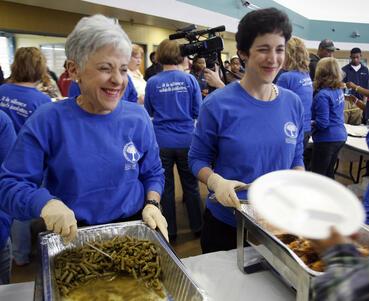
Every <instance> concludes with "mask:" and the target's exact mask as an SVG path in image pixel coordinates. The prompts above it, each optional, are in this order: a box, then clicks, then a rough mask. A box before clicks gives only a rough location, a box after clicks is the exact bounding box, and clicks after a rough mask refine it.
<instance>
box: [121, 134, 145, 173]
mask: <svg viewBox="0 0 369 301" xmlns="http://www.w3.org/2000/svg"><path fill="white" fill-rule="evenodd" d="M123 156H124V158H125V159H126V160H127V161H128V162H130V163H131V164H126V165H125V170H129V169H135V168H136V165H137V164H136V163H137V162H138V160H140V158H141V154H140V153H139V152H138V151H137V149H136V146H135V145H134V144H133V142H132V141H131V142H128V143H127V144H126V145H125V146H124V147H123Z"/></svg>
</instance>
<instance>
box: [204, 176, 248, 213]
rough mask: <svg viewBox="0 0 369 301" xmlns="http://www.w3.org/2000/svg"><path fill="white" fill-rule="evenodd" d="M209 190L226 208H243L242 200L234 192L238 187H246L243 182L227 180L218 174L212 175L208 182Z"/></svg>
mask: <svg viewBox="0 0 369 301" xmlns="http://www.w3.org/2000/svg"><path fill="white" fill-rule="evenodd" d="M207 185H208V188H209V189H210V190H212V191H214V193H215V197H216V199H217V200H218V202H219V203H221V204H222V205H223V206H226V207H234V208H237V209H239V208H240V207H241V204H240V200H239V199H238V197H237V194H236V192H235V191H234V190H235V189H236V188H237V187H239V186H243V185H246V184H245V183H243V182H239V181H234V180H226V179H224V178H223V177H221V176H220V175H218V174H217V173H212V174H211V175H210V176H209V178H208V182H207Z"/></svg>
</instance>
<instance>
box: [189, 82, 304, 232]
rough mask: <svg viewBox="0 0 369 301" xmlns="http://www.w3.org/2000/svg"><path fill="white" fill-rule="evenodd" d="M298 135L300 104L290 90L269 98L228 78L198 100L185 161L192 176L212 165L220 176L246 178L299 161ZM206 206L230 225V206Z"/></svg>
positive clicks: (300, 132)
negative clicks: (222, 85)
mask: <svg viewBox="0 0 369 301" xmlns="http://www.w3.org/2000/svg"><path fill="white" fill-rule="evenodd" d="M303 135H304V132H303V107H302V104H301V101H300V99H299V98H298V96H297V95H296V94H294V93H292V92H291V91H289V90H286V89H283V88H279V96H278V97H277V98H276V99H275V100H273V101H260V100H257V99H255V98H253V97H252V96H251V95H249V94H248V93H247V92H246V91H245V90H244V89H243V88H242V87H241V85H240V84H239V83H238V82H234V83H232V84H229V85H227V86H226V87H225V88H222V89H218V90H216V91H214V92H213V93H211V94H210V95H209V96H208V97H207V98H206V99H205V101H204V103H203V104H202V106H201V109H200V115H199V118H198V123H197V126H196V129H195V133H194V136H193V139H192V144H191V148H190V152H189V165H190V168H191V170H192V173H193V174H194V175H196V176H197V175H198V173H199V171H200V170H201V169H202V168H204V167H209V168H212V167H213V169H214V172H216V173H218V174H220V175H221V176H222V177H224V178H225V179H228V180H238V181H242V182H245V183H251V182H253V181H254V180H255V179H257V178H258V177H260V176H261V175H264V174H266V173H269V172H272V171H275V170H282V169H290V168H294V167H296V166H304V164H303V160H302V153H303ZM238 195H239V197H240V198H242V199H245V198H246V196H247V195H246V192H239V193H238ZM206 206H207V207H208V208H209V210H210V211H211V212H212V214H213V216H214V217H215V218H217V219H218V220H221V221H222V222H224V223H227V224H229V225H231V226H235V218H234V215H233V212H232V210H231V209H229V208H226V207H224V206H222V205H221V204H220V203H218V202H212V201H209V199H208V200H207V203H206Z"/></svg>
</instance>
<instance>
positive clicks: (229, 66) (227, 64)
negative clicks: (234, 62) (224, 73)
mask: <svg viewBox="0 0 369 301" xmlns="http://www.w3.org/2000/svg"><path fill="white" fill-rule="evenodd" d="M224 68H225V69H227V70H231V63H230V62H229V61H228V60H225V61H224Z"/></svg>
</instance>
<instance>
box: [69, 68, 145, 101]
mask: <svg viewBox="0 0 369 301" xmlns="http://www.w3.org/2000/svg"><path fill="white" fill-rule="evenodd" d="M127 76H128V83H127V87H126V90H125V91H124V94H123V96H122V100H125V101H129V102H137V98H138V97H137V91H136V89H135V86H134V85H133V82H132V79H131V78H130V77H129V75H127ZM79 95H81V89H80V88H79V85H78V83H76V82H75V81H72V82H71V84H70V86H69V90H68V97H77V96H79Z"/></svg>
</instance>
